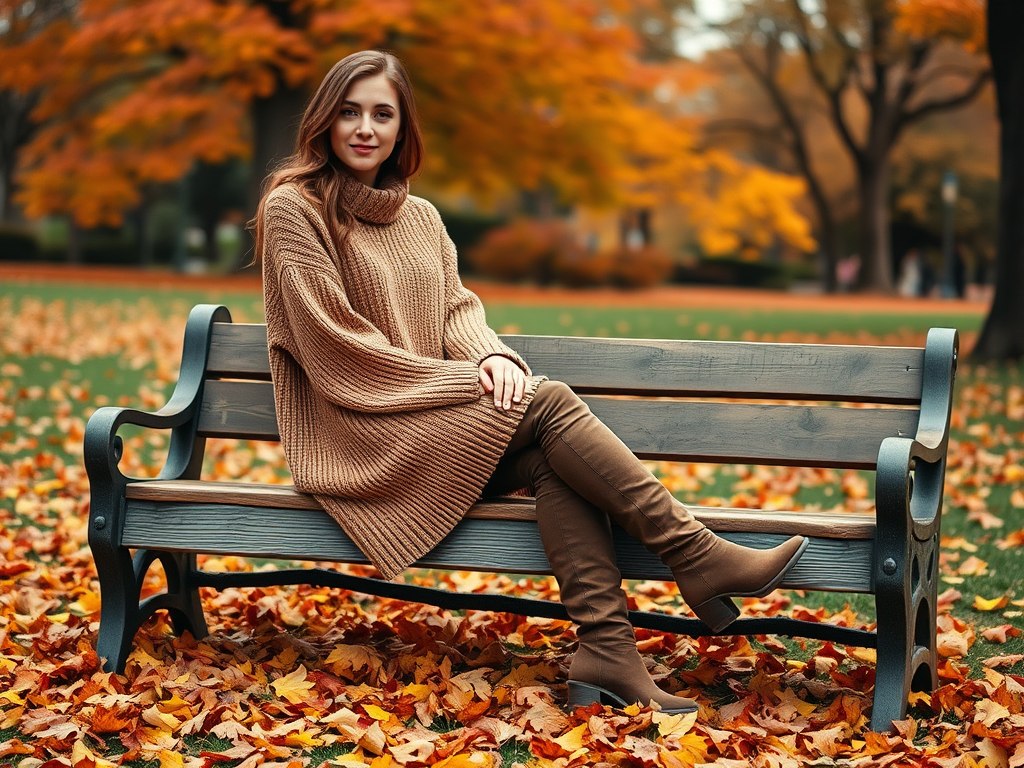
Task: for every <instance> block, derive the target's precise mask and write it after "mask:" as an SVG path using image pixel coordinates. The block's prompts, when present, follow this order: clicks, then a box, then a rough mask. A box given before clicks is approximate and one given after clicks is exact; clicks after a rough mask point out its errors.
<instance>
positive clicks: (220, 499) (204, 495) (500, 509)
mask: <svg viewBox="0 0 1024 768" xmlns="http://www.w3.org/2000/svg"><path fill="white" fill-rule="evenodd" d="M126 495H127V497H128V498H129V499H140V500H146V501H158V502H176V503H180V504H232V505H236V506H240V507H245V506H252V507H267V508H271V509H278V510H298V509H301V510H316V511H321V507H320V505H319V504H318V503H317V500H316V499H314V498H313V497H312V496H310V495H308V494H305V493H300V492H299V491H296V490H295V489H294V488H293V487H292V486H290V485H269V484H262V483H237V482H213V481H209V480H203V481H200V480H148V481H145V482H141V483H132V484H131V485H129V486H128V488H127V491H126ZM688 508H689V509H690V511H691V512H692V513H693V515H694V517H696V518H697V519H698V520H700V521H701V522H703V523H704V524H705V525H707V526H708V527H709V528H711V529H712V530H714V531H719V532H724V531H731V532H763V533H769V534H787V535H798V534H799V535H804V536H817V537H820V538H832V539H868V540H871V539H874V536H875V516H874V515H873V514H865V513H845V512H839V513H831V514H830V513H821V512H790V511H775V510H759V509H734V508H724V507H699V506H689V507H688ZM466 517H467V518H472V519H476V520H518V521H526V522H535V521H536V520H537V515H536V512H535V509H534V503H533V499H532V498H527V497H514V496H513V497H507V498H500V499H486V500H484V501H480V502H478V503H477V504H475V505H474V506H473V507H472V508H471V509H470V510H469V512H468V513H467V514H466Z"/></svg>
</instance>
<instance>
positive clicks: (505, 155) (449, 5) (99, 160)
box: [0, 0, 809, 247]
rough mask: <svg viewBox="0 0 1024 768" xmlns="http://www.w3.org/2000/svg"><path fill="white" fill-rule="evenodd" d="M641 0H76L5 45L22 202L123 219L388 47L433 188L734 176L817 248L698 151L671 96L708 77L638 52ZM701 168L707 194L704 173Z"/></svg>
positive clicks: (766, 184) (581, 195)
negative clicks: (329, 75)
mask: <svg viewBox="0 0 1024 768" xmlns="http://www.w3.org/2000/svg"><path fill="white" fill-rule="evenodd" d="M12 1H13V0H0V3H4V4H8V3H10V2H12ZM648 4H650V5H652V7H653V5H655V3H654V0H638V1H635V2H629V1H627V0H608V1H607V2H602V3H593V2H591V1H590V0H564V1H563V2H550V1H549V0H521V1H520V2H516V3H508V2H507V0H353V1H352V2H344V3H343V2H338V1H337V0H290V1H289V2H269V0H264V1H263V2H244V1H243V0H226V1H225V2H215V1H214V0H138V2H133V3H123V2H119V0H82V2H81V3H80V4H79V6H78V12H77V15H76V17H75V18H74V21H73V23H72V22H67V21H63V22H59V23H52V24H50V25H49V26H47V27H46V28H44V29H43V30H42V31H41V32H40V33H39V34H37V35H35V36H34V37H31V38H29V39H23V40H22V41H21V42H20V43H18V44H13V45H9V46H8V47H6V48H3V49H0V87H9V88H17V89H22V90H33V89H39V90H40V93H41V100H40V102H39V105H38V107H37V109H36V112H35V115H34V117H35V119H36V120H38V121H39V122H40V127H39V130H38V132H37V134H36V135H35V137H34V138H33V139H32V141H31V143H30V144H29V145H28V146H27V148H26V149H25V150H24V152H23V154H22V157H21V159H20V160H21V163H20V165H21V174H20V185H21V191H20V195H19V200H20V202H21V203H22V204H23V205H24V206H25V209H26V212H27V213H28V214H29V215H30V216H39V215H42V214H45V213H53V212H63V213H70V214H73V215H74V217H75V218H76V220H77V221H78V222H79V223H80V224H83V225H86V226H92V225H97V224H104V223H105V224H117V223H118V222H119V221H120V218H121V215H122V212H123V211H125V210H126V209H128V208H130V207H132V206H134V205H136V204H137V203H138V202H139V199H140V198H139V189H140V187H141V186H142V185H144V184H146V183H149V182H168V181H172V180H174V179H177V178H180V177H181V176H182V174H183V173H185V172H186V171H187V170H188V168H189V167H190V165H191V164H192V162H194V161H195V160H197V159H199V160H204V161H209V162H218V161H222V160H224V159H225V158H227V157H232V156H237V157H245V156H247V155H248V153H249V152H250V150H251V146H252V140H253V135H254V133H257V132H258V130H259V128H260V126H254V125H252V124H251V121H250V107H251V106H252V104H253V102H254V100H256V99H264V98H271V97H272V96H273V95H274V94H275V93H278V92H280V91H281V90H282V89H300V90H301V89H310V88H312V87H313V86H314V85H315V84H316V83H317V82H318V81H319V79H320V78H321V77H322V75H323V74H324V72H326V70H327V68H328V67H329V66H330V65H331V64H333V63H334V62H335V61H336V60H338V59H339V58H341V57H343V56H345V55H346V54H348V53H351V52H352V51H355V50H358V49H361V48H369V47H386V48H389V49H393V50H395V51H396V52H397V53H399V55H401V56H402V58H403V59H404V60H405V61H406V63H407V65H408V67H409V70H410V72H411V73H412V76H413V78H414V80H415V81H416V88H417V94H418V99H419V109H420V113H421V117H422V120H423V123H424V127H425V130H426V133H427V140H428V147H429V152H428V166H427V167H426V169H425V180H426V181H427V182H428V183H431V184H433V185H435V186H443V187H445V188H448V189H452V190H453V191H455V192H460V191H464V192H469V193H472V194H474V195H477V196H480V195H483V196H487V195H496V194H505V193H508V192H510V191H513V190H516V189H520V188H526V189H536V188H539V187H546V188H550V189H553V190H555V191H557V192H558V193H559V194H560V195H561V196H562V198H563V199H565V200H567V201H572V202H574V203H585V204H589V205H606V206H618V205H632V206H653V205H656V204H659V203H661V202H663V201H665V200H666V199H673V198H684V199H685V200H686V201H687V202H689V201H693V202H697V203H701V204H702V205H703V208H710V207H713V206H712V201H711V200H708V199H705V198H706V196H707V195H711V194H715V195H717V194H718V193H719V192H721V190H722V189H726V188H728V187H729V185H735V186H736V187H737V189H738V190H742V191H737V192H736V193H735V194H734V197H735V198H736V199H737V200H739V199H740V198H744V199H746V198H749V197H750V195H751V192H752V190H753V189H755V188H756V189H759V190H762V191H763V193H764V194H765V195H766V200H767V199H770V200H772V201H774V202H773V204H772V205H770V206H768V208H767V209H766V216H765V217H763V218H762V219H759V220H757V221H756V222H755V223H753V224H751V223H750V222H747V223H745V224H744V226H745V227H748V228H749V227H759V228H767V229H769V230H771V231H773V232H778V234H779V235H780V236H781V237H782V238H783V239H787V240H789V241H790V242H794V243H798V241H799V242H802V243H803V244H802V245H801V247H807V246H808V242H809V241H808V240H807V238H806V237H803V236H797V238H796V239H795V240H794V238H793V234H792V233H793V231H794V226H793V224H792V219H793V218H794V217H796V218H798V216H797V214H795V213H794V212H793V210H792V205H793V204H794V201H795V199H796V198H797V197H799V195H800V192H799V190H796V189H795V188H794V187H793V186H792V184H791V183H789V182H788V181H787V180H786V178H785V177H781V176H769V175H766V174H765V173H764V172H759V174H760V175H756V176H755V177H754V181H753V182H749V181H748V180H747V177H746V169H745V168H744V167H743V166H742V165H740V164H738V163H735V162H732V163H731V165H730V167H729V168H728V169H725V167H724V165H723V163H721V162H719V161H718V160H716V159H714V158H707V157H705V156H703V154H702V153H701V152H699V151H698V149H697V148H696V146H695V142H694V134H693V130H692V126H691V125H690V124H689V122H688V121H687V120H685V119H682V118H680V117H679V116H677V115H675V114H674V113H673V112H672V110H671V109H670V106H671V102H672V100H673V99H677V98H678V95H679V94H680V93H683V92H685V91H686V90H688V89H692V88H693V87H694V86H695V85H698V84H701V83H702V82H705V79H704V78H702V77H695V75H694V72H693V71H692V70H687V69H684V68H681V66H680V64H679V63H678V62H674V63H668V64H651V63H648V62H645V61H643V60H642V57H641V55H640V54H641V51H640V40H639V36H638V35H637V33H636V31H635V30H634V29H633V27H632V26H631V25H630V23H629V21H630V19H631V18H632V14H634V13H635V12H636V11H637V9H638V8H643V7H646V5H648ZM656 95H657V97H656ZM256 172H257V173H262V169H257V170H256ZM709 173H714V174H715V175H716V186H715V187H714V188H711V187H709V186H708V185H707V184H705V183H703V182H701V177H702V176H704V175H707V174H709ZM776 182H777V183H776ZM748 207H749V206H748ZM755 207H756V206H755ZM745 212H746V211H743V212H741V213H740V214H739V215H738V216H736V217H734V218H736V219H739V218H742V217H743V213H745ZM703 218H704V217H703V216H702V215H701V216H695V217H694V220H695V222H697V223H698V225H700V222H701V221H702V220H703ZM716 226H717V227H719V228H720V227H721V226H722V224H721V222H718V223H717V224H716ZM767 237H769V238H770V237H771V235H770V234H769V235H767ZM743 239H744V240H746V239H749V238H747V237H746V236H744V237H743ZM758 239H761V240H763V239H764V237H760V238H758Z"/></svg>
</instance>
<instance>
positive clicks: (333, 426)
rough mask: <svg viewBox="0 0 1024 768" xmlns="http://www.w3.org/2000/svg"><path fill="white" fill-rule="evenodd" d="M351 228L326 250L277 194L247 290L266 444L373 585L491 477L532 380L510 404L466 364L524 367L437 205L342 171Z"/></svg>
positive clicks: (289, 196)
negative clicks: (263, 327)
mask: <svg viewBox="0 0 1024 768" xmlns="http://www.w3.org/2000/svg"><path fill="white" fill-rule="evenodd" d="M343 204H344V205H345V207H346V209H347V210H349V211H350V212H351V213H352V214H353V215H354V216H355V217H356V222H355V224H354V225H353V226H352V227H351V229H350V230H349V233H348V239H347V241H346V243H345V246H344V252H343V253H341V254H338V253H337V250H336V248H335V245H334V243H333V242H332V239H331V237H330V234H329V232H328V229H327V227H326V225H325V223H324V220H323V218H322V217H321V216H320V214H319V213H318V212H317V210H316V208H315V207H314V206H313V205H311V204H310V203H309V202H308V201H307V200H306V199H305V198H303V197H302V195H301V194H300V193H299V191H298V190H297V189H296V188H295V187H294V186H291V185H284V186H281V187H278V188H277V189H275V190H273V191H272V192H271V193H270V194H269V196H268V197H267V200H266V204H265V206H264V213H263V217H264V218H263V232H264V239H263V242H264V246H263V253H262V257H263V288H264V301H265V306H266V320H267V337H268V339H267V340H268V345H269V352H270V369H271V375H272V378H273V381H274V395H275V400H276V406H277V420H278V425H279V428H280V434H281V443H282V444H283V446H284V451H285V456H286V459H287V461H288V465H289V468H290V469H291V472H292V476H293V480H294V483H295V487H296V488H297V489H298V490H300V491H304V492H307V493H310V494H312V495H313V496H314V497H316V499H317V500H318V501H319V502H320V504H321V505H322V506H323V508H324V509H325V510H326V511H327V512H328V513H329V514H330V515H331V517H333V518H334V519H335V520H336V521H337V522H338V523H339V524H340V525H341V527H342V528H343V529H344V530H345V532H346V533H347V534H348V535H349V537H351V539H352V540H353V541H354V542H355V543H356V544H357V545H358V546H359V548H360V549H361V550H362V551H363V553H364V554H365V555H366V556H367V557H368V558H369V559H370V561H371V562H372V563H373V564H374V565H375V566H376V567H377V568H378V570H380V572H381V573H382V574H383V576H384V577H385V578H388V579H391V578H393V577H395V576H396V575H398V574H399V573H401V571H402V570H403V569H405V568H406V567H407V566H408V565H409V564H411V563H412V562H413V561H415V560H416V559H417V558H419V557H420V556H422V555H423V554H425V553H426V552H428V551H429V550H431V549H432V548H433V547H434V546H435V545H436V544H437V543H438V542H439V541H440V540H441V539H442V538H443V537H444V536H445V535H446V534H447V533H448V532H449V531H450V530H451V529H452V527H453V526H454V525H455V524H456V523H457V522H458V521H459V520H460V519H461V518H462V516H463V515H464V514H465V513H466V511H467V510H468V509H469V507H470V506H471V505H472V504H473V502H474V501H475V500H476V499H477V498H478V496H479V494H480V492H481V490H482V489H483V487H484V485H485V484H486V482H487V480H488V479H489V478H490V476H491V474H492V473H493V471H494V468H495V466H496V465H497V463H498V460H499V459H500V458H501V455H502V453H503V452H504V450H505V447H506V446H507V445H508V441H509V440H510V439H511V437H512V434H513V433H514V432H515V430H516V427H517V426H518V424H519V422H520V420H521V419H522V417H523V414H524V413H525V411H526V407H527V406H528V405H529V403H530V401H531V399H532V398H533V395H534V393H535V391H536V388H537V385H538V384H539V383H540V381H542V380H543V377H533V376H531V377H530V378H529V379H528V384H527V393H526V396H525V397H524V398H523V401H522V402H521V403H518V404H515V405H514V407H513V408H512V410H510V411H508V412H505V411H498V410H497V409H495V407H494V401H493V397H492V396H490V395H484V393H483V388H482V387H481V386H480V382H479V374H478V367H479V364H480V362H481V361H483V359H484V358H486V357H488V356H490V355H495V354H498V355H504V356H506V357H509V358H511V359H512V360H514V361H515V362H516V363H517V364H518V365H519V366H521V367H522V368H523V370H524V371H526V373H527V374H529V373H530V371H529V368H528V367H527V365H526V363H524V362H523V361H522V360H521V359H520V357H519V356H518V355H517V354H516V353H515V352H514V351H513V350H511V349H510V348H509V347H507V346H505V345H504V344H502V343H501V341H500V340H499V339H498V337H497V336H496V335H495V334H494V332H493V331H491V329H490V328H488V327H487V325H486V323H485V319H484V312H483V307H482V305H481V304H480V301H479V299H478V298H477V297H476V295H475V294H473V293H472V292H471V291H469V290H468V289H466V288H465V287H464V286H463V285H462V283H461V281H460V280H459V276H458V271H457V263H456V253H455V247H454V245H453V244H452V241H451V239H450V238H449V237H448V234H447V233H446V231H445V229H444V225H443V224H442V222H441V218H440V216H439V215H438V213H437V210H436V209H435V208H434V207H433V206H432V205H431V204H430V203H428V202H427V201H425V200H422V199H420V198H417V197H413V196H410V195H408V186H407V184H406V183H405V182H401V183H399V182H393V183H391V184H387V185H385V186H384V187H383V188H381V189H376V188H372V187H367V186H365V185H364V184H362V183H360V182H359V181H357V180H355V179H354V178H352V177H350V176H346V178H345V185H344V189H343Z"/></svg>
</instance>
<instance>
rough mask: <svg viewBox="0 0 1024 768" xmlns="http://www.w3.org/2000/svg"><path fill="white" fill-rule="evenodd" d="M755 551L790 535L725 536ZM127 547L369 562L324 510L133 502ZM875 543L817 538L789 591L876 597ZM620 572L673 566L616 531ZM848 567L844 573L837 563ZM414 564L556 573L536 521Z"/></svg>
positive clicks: (441, 548)
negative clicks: (873, 589) (871, 594)
mask: <svg viewBox="0 0 1024 768" xmlns="http://www.w3.org/2000/svg"><path fill="white" fill-rule="evenodd" d="M724 536H725V538H728V539H729V540H731V541H735V542H737V543H739V544H744V545H747V546H753V547H761V548H765V547H771V546H775V545H776V544H779V543H781V542H782V541H783V540H784V539H785V535H784V534H763V533H726V534H724ZM121 544H122V546H126V547H133V548H135V547H140V548H147V549H165V550H170V551H185V552H200V553H207V554H216V555H238V556H243V557H263V558H279V559H288V560H313V561H328V562H347V563H366V562H367V560H366V557H365V556H364V555H363V554H362V552H360V551H359V549H358V548H357V547H356V546H355V544H354V543H353V542H352V541H351V539H349V538H348V537H347V536H346V535H345V533H344V532H343V531H342V530H341V528H340V527H339V526H338V525H337V523H335V522H334V520H333V519H331V518H330V516H328V515H327V514H326V513H325V512H321V511H317V510H306V509H300V510H283V509H272V508H260V507H240V506H236V505H231V504H178V503H171V502H152V501H143V500H139V499H133V500H131V501H129V503H128V507H127V510H126V513H125V519H124V528H123V532H122V538H121ZM873 552H874V545H873V542H871V541H863V540H854V541H850V540H837V539H819V538H815V539H812V540H811V544H810V546H809V547H808V549H807V551H806V552H805V553H804V555H803V556H802V557H801V559H800V562H799V563H798V564H797V565H796V566H794V568H793V570H792V571H791V572H790V573H789V575H788V576H787V579H786V581H785V582H784V583H783V585H782V586H783V587H785V588H788V589H818V590H828V591H839V592H870V591H871V574H872V571H873ZM616 553H617V558H618V562H619V568H620V570H621V571H622V575H623V577H624V578H627V579H660V580H669V579H670V578H671V575H670V573H669V571H668V569H667V568H666V567H665V566H664V565H662V564H661V562H659V561H658V560H657V558H656V557H655V556H654V555H652V554H651V553H649V552H648V551H647V550H645V549H644V548H643V546H642V545H641V544H640V543H639V542H638V541H637V540H636V539H633V538H631V537H630V536H628V535H627V534H626V533H624V532H623V531H621V530H618V529H616ZM837 563H842V567H841V568H837V567H836V564H837ZM416 565H418V566H420V567H425V568H444V569H454V570H479V571H498V572H505V573H550V572H551V568H550V565H549V564H548V562H547V559H546V558H545V556H544V549H543V546H542V544H541V541H540V535H539V534H538V532H537V525H536V523H532V522H529V521H521V520H477V519H466V520H463V521H462V522H461V523H460V524H459V525H458V526H456V528H455V530H453V531H452V532H451V533H450V534H449V535H448V536H447V537H446V538H445V539H444V540H443V541H441V543H440V544H438V546H437V547H435V548H434V549H433V550H431V551H430V552H429V553H428V554H427V555H425V556H424V557H423V558H422V559H421V560H419V561H418V562H417V563H416Z"/></svg>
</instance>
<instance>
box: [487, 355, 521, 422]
mask: <svg viewBox="0 0 1024 768" xmlns="http://www.w3.org/2000/svg"><path fill="white" fill-rule="evenodd" d="M480 384H481V385H483V388H484V391H485V392H493V393H494V407H495V408H497V409H498V410H505V411H507V410H509V409H510V408H511V407H512V403H518V402H520V401H521V400H522V399H523V392H525V391H526V374H525V373H523V369H522V368H520V367H519V366H518V365H516V364H515V363H513V362H512V361H511V360H509V359H508V358H507V357H504V356H502V355H491V356H490V357H488V358H486V359H485V360H484V361H483V362H482V363H480Z"/></svg>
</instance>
